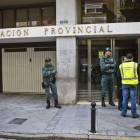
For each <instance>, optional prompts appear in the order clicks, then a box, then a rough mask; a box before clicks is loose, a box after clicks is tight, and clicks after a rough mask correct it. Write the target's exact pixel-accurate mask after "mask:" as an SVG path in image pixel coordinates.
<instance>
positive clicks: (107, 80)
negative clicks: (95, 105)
mask: <svg viewBox="0 0 140 140" xmlns="http://www.w3.org/2000/svg"><path fill="white" fill-rule="evenodd" d="M115 68H116V62H115V60H114V58H113V57H112V56H111V49H110V48H106V49H105V55H103V57H102V58H101V59H100V69H101V72H102V79H101V88H102V91H101V99H102V106H103V107H106V105H105V101H104V98H105V92H106V88H107V86H108V85H109V104H110V105H111V106H115V104H114V103H113V101H112V97H113V91H114V70H115Z"/></svg>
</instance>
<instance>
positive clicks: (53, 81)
mask: <svg viewBox="0 0 140 140" xmlns="http://www.w3.org/2000/svg"><path fill="white" fill-rule="evenodd" d="M55 82H56V77H55V76H54V77H53V80H52V83H53V84H55Z"/></svg>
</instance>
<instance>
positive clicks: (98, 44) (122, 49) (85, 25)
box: [0, 0, 140, 104]
mask: <svg viewBox="0 0 140 140" xmlns="http://www.w3.org/2000/svg"><path fill="white" fill-rule="evenodd" d="M139 13H140V1H139V0H42V1H41V2H38V1H37V0H24V1H22V2H19V1H18V0H12V1H8V0H1V1H0V58H1V59H0V66H1V67H0V75H1V76H0V77H1V78H0V92H1V93H7V92H8V93H9V92H10V93H27V94H30V93H32V94H34V93H36V94H42V93H43V94H44V90H43V89H42V87H41V82H42V66H43V65H44V64H45V63H44V60H45V58H46V57H50V58H52V63H53V65H54V66H55V67H56V68H57V71H58V73H57V83H56V84H57V89H58V95H59V102H60V104H75V103H76V102H77V101H82V100H85V101H93V100H94V101H97V100H100V94H101V73H100V67H99V60H100V58H101V57H102V55H103V54H104V49H105V48H106V47H110V48H111V49H112V55H113V57H114V58H115V60H116V62H117V67H118V66H119V64H120V63H121V62H120V57H121V56H123V55H126V54H127V53H132V54H133V56H134V61H135V62H137V61H138V60H140V55H139V52H140V14H139ZM116 69H117V68H116ZM115 77H116V74H115ZM114 86H115V87H116V82H115V85H114ZM114 97H116V91H114Z"/></svg>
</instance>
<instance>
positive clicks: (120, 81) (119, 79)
mask: <svg viewBox="0 0 140 140" xmlns="http://www.w3.org/2000/svg"><path fill="white" fill-rule="evenodd" d="M127 62H133V60H130V59H128V60H126V61H125V62H124V63H127ZM137 73H138V77H139V76H140V67H139V66H138V67H137ZM117 87H118V88H121V87H122V77H121V72H120V69H118V71H117Z"/></svg>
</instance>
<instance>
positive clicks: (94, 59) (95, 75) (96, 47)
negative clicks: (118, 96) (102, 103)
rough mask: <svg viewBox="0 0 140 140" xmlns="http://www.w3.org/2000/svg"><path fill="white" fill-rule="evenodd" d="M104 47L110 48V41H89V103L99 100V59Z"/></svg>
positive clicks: (100, 75) (100, 76)
mask: <svg viewBox="0 0 140 140" xmlns="http://www.w3.org/2000/svg"><path fill="white" fill-rule="evenodd" d="M106 47H110V48H112V47H111V40H110V39H108V40H107V39H102V40H91V52H90V53H91V81H90V83H91V93H90V94H91V97H90V100H91V101H92V100H94V101H96V100H101V78H102V74H101V71H100V58H102V56H103V55H104V50H105V48H106ZM106 93H107V92H106Z"/></svg>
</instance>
